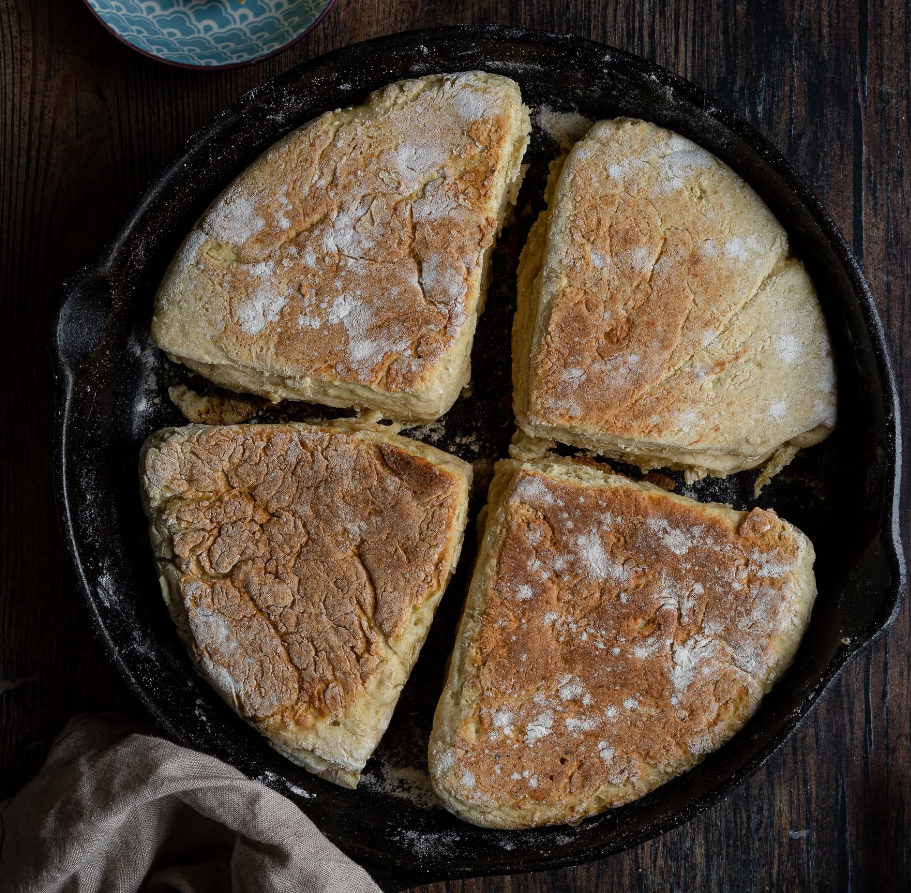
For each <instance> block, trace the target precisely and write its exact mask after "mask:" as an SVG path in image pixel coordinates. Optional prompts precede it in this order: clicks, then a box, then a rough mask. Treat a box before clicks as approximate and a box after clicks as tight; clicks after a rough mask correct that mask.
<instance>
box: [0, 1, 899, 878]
mask: <svg viewBox="0 0 911 893" xmlns="http://www.w3.org/2000/svg"><path fill="white" fill-rule="evenodd" d="M459 22H497V23H502V24H514V25H521V26H526V27H533V28H541V29H546V30H551V31H563V32H569V33H573V34H578V35H583V36H586V37H591V38H594V39H596V40H600V41H604V42H605V43H609V44H612V45H614V46H617V47H620V48H622V49H625V50H629V51H631V52H633V53H638V54H641V55H643V56H646V57H647V58H649V59H652V60H654V61H655V62H658V63H660V64H661V65H664V66H666V67H667V68H670V69H671V70H672V71H675V72H678V73H680V74H681V75H683V76H684V77H686V78H689V79H690V80H692V81H694V82H695V83H696V84H698V85H699V86H701V87H703V88H705V89H706V90H708V91H709V92H710V93H713V94H715V95H716V96H718V97H720V98H721V99H722V100H723V101H725V102H727V103H728V104H729V105H731V106H732V107H733V108H734V109H736V110H737V111H738V112H740V114H742V115H744V116H745V117H746V118H747V120H748V121H750V122H751V123H752V124H753V125H754V126H756V127H757V128H758V129H759V130H760V131H762V132H763V133H764V134H765V135H766V136H767V137H768V138H769V139H770V140H772V141H773V142H774V143H776V144H777V145H778V146H779V147H780V148H781V150H782V151H783V152H784V153H785V154H786V155H787V156H788V157H789V158H790V159H791V161H792V162H793V163H794V165H795V166H796V168H797V169H798V171H800V172H801V173H802V174H803V176H804V177H805V178H806V179H807V180H808V181H809V183H810V184H811V186H812V187H813V188H814V189H815V190H816V192H817V194H818V195H819V196H820V198H821V199H822V200H823V202H824V203H825V204H826V205H827V206H828V208H829V210H830V211H831V213H832V214H833V216H834V217H835V220H836V221H837V223H838V224H839V225H840V227H841V228H842V231H843V232H844V233H845V236H846V237H847V240H848V242H849V244H850V245H851V246H852V247H853V250H854V252H855V254H856V255H857V257H858V258H859V259H860V261H861V263H862V264H863V265H864V268H865V270H866V274H867V277H868V279H869V282H870V285H871V286H872V289H873V293H874V295H875V297H876V301H877V304H878V306H879V310H880V313H881V314H882V318H883V322H884V324H885V327H886V331H887V334H888V339H889V341H890V342H891V346H892V352H893V357H894V361H895V369H896V373H897V376H898V379H899V382H900V386H901V387H902V390H903V398H904V403H903V405H904V413H905V420H906V421H905V441H906V443H907V442H908V441H909V439H911V438H909V437H908V424H907V420H908V419H909V418H911V297H909V286H911V263H909V261H908V259H907V257H906V253H907V252H908V251H909V248H911V220H909V206H911V162H908V163H907V164H906V165H905V166H906V167H907V170H904V171H903V163H904V162H905V156H906V155H907V154H908V153H911V132H909V126H911V125H909V95H911V94H909V72H911V37H909V35H911V5H909V2H908V0H736V2H735V0H613V2H603V3H602V2H597V0H551V2H548V0H524V2H521V0H502V2H499V3H498V2H495V0H468V2H457V0H424V2H423V3H416V2H413V0H340V2H339V3H338V5H337V6H336V8H335V9H334V11H333V12H332V13H331V14H330V15H329V16H328V18H327V19H326V20H324V22H323V23H322V24H321V25H320V26H319V27H318V28H317V29H316V30H315V32H314V33H312V34H311V35H310V36H309V37H307V38H305V39H304V40H303V41H302V42H301V43H299V44H298V45H297V46H295V47H294V48H293V49H291V50H290V51H289V52H287V53H285V54H284V55H281V56H279V57H278V58H275V59H272V60H270V61H268V62H265V63H262V64H260V65H256V66H254V67H252V68H245V69H242V70H238V71H229V72H223V73H216V72H204V73H199V72H192V71H182V70H178V69H174V68H169V67H167V66H165V65H162V64H160V63H157V62H154V61H151V60H147V59H145V58H142V57H140V56H139V55H137V54H136V53H134V52H132V51H131V50H129V49H128V48H126V47H124V46H122V45H120V44H118V43H117V42H116V41H115V40H114V39H113V38H112V37H111V36H110V35H108V34H107V33H106V32H105V31H104V30H103V29H102V28H101V27H100V26H99V25H98V23H97V22H96V21H95V20H94V19H93V18H92V16H91V15H90V14H89V12H88V11H87V10H86V8H85V7H84V6H83V4H82V3H80V2H78V0H0V158H2V162H0V300H2V302H3V304H2V307H3V316H4V318H5V320H6V323H5V324H4V331H3V337H4V341H5V344H4V348H3V350H2V352H0V360H2V363H3V373H2V382H3V389H4V399H3V408H4V424H3V425H2V428H0V438H2V448H0V463H2V475H3V477H2V482H0V506H2V521H0V536H2V547H0V548H2V552H0V555H2V559H0V574H2V593H0V679H2V680H4V681H2V682H0V797H2V796H6V795H8V794H10V793H12V792H14V791H15V790H16V789H17V788H18V787H19V786H20V785H22V784H23V783H24V782H25V781H26V780H27V779H29V778H30V777H31V776H32V775H33V774H34V773H35V772H36V771H37V769H38V767H39V766H40V764H41V762H42V760H43V758H44V755H45V753H46V751H47V748H48V745H49V743H50V741H51V739H52V738H53V736H54V735H55V734H56V733H57V732H58V731H59V730H60V729H61V727H62V726H63V724H64V723H65V721H66V720H67V718H68V717H69V716H71V715H72V714H73V713H76V712H84V711H102V710H110V711H117V712H120V713H124V714H134V715H141V713H140V710H141V708H139V707H138V706H137V704H136V703H134V701H133V699H132V697H131V695H130V694H129V693H128V691H127V689H126V687H125V686H124V685H123V684H122V683H121V682H120V680H119V678H118V676H117V675H116V674H115V672H114V670H113V669H112V667H111V666H109V664H108V662H107V660H106V658H105V656H104V654H103V653H102V649H101V647H100V645H99V644H98V642H96V640H95V639H94V638H93V635H92V631H91V629H90V626H89V621H88V617H87V614H86V613H85V611H84V610H83V607H82V603H81V598H80V596H79V594H78V592H77V590H76V585H75V582H74V578H73V576H72V575H71V573H70V570H69V567H68V565H67V562H66V559H65V556H64V551H63V547H62V544H61V540H60V536H59V534H58V529H57V522H56V513H55V508H54V501H53V494H52V484H51V440H52V436H51V429H52V408H51V407H52V397H51V391H52V388H51V385H52V380H51V368H50V362H49V359H48V356H47V350H46V339H47V336H48V334H49V325H50V321H51V318H52V315H53V313H54V309H55V301H56V298H55V293H56V291H57V288H58V286H59V285H60V283H61V282H62V281H63V279H64V278H65V277H67V276H68V275H70V274H71V273H73V272H74V271H75V270H76V269H77V268H78V267H79V266H80V265H81V264H83V263H84V262H86V261H87V260H89V259H90V258H92V256H93V255H94V254H95V253H96V252H97V251H99V249H100V248H101V247H102V246H103V245H104V244H105V242H106V240H108V239H109V238H110V237H111V235H112V234H113V233H114V231H115V229H116V227H118V226H119V224H120V223H121V221H122V220H123V219H124V217H125V215H126V214H127V212H128V211H129V210H130V208H131V207H132V206H133V204H134V203H135V201H136V199H137V198H138V197H139V195H140V193H141V191H142V190H143V188H144V187H145V185H146V184H147V183H148V181H149V179H150V178H151V177H152V176H153V175H154V174H155V173H156V172H157V171H158V170H159V168H161V167H162V165H163V164H164V163H165V162H166V161H167V160H168V159H169V158H170V156H171V155H172V154H173V153H174V152H175V151H176V150H177V149H178V148H179V147H180V146H181V145H182V143H183V142H184V141H185V140H186V139H187V138H188V137H189V136H190V134H192V133H193V132H194V131H195V130H196V129H197V128H199V127H201V126H202V125H203V124H205V123H206V122H207V121H208V120H209V119H210V118H211V117H212V116H213V115H214V114H215V113H217V112H218V111H219V110H221V109H222V108H223V107H224V106H226V105H228V104H229V103H230V102H232V101H233V100H234V99H236V98H237V97H239V96H240V95H241V94H242V93H244V92H245V91H247V90H249V89H250V88H251V87H253V86H254V85H256V84H259V83H260V82H262V81H264V80H266V79H267V78H270V77H272V76H273V75H275V74H277V73H278V72H281V71H284V70H285V69H287V68H290V67H291V66H293V65H295V64H297V63H298V62H301V61H303V60H305V59H308V58H311V57H313V56H315V55H317V54H319V53H323V52H325V51H327V50H332V49H335V48H337V47H340V46H343V45H345V44H348V43H351V42H354V41H358V40H363V39H366V38H369V37H376V36H379V35H383V34H388V33H391V32H395V31H401V30H406V29H411V28H419V27H427V26H432V25H440V24H454V23H459ZM909 480H911V474H908V473H907V471H906V475H905V493H904V496H905V499H904V503H903V505H904V515H903V519H904V520H903V529H904V533H905V538H906V542H908V540H909V539H911V537H909V536H908V533H909V530H911V523H909V518H908V515H909V512H908V508H909V499H908V496H909V490H908V487H909ZM909 677H911V636H909V612H908V609H907V607H905V609H904V610H903V611H902V613H901V615H900V616H899V618H898V620H897V622H896V624H895V626H894V627H893V629H892V632H891V634H890V635H888V636H886V637H884V638H882V639H880V641H879V642H877V643H876V645H875V646H874V647H873V648H872V649H871V650H870V651H869V652H867V653H865V654H863V655H862V656H859V657H858V658H857V659H855V660H854V662H853V663H852V664H850V665H849V666H848V668H847V670H846V671H845V673H844V674H843V675H842V676H841V678H840V680H839V681H838V683H837V684H835V685H834V686H833V687H832V688H831V689H830V690H829V692H828V693H827V694H826V695H825V697H824V698H823V699H822V701H821V703H820V704H819V705H818V707H817V708H816V709H815V711H814V712H813V713H812V715H811V716H810V718H809V719H808V721H807V722H806V723H805V724H804V726H803V727H802V729H801V730H800V731H799V733H798V734H796V735H795V736H794V737H793V738H792V739H791V741H790V742H789V743H788V745H787V746H785V747H784V748H783V749H782V750H781V752H780V753H779V754H778V755H777V756H776V757H775V758H774V759H773V760H772V761H771V762H770V764H769V765H768V766H767V767H766V768H764V769H763V770H761V771H759V772H757V773H756V774H755V775H754V776H753V777H752V778H751V779H750V780H749V781H748V782H747V783H746V784H744V785H743V786H741V787H740V788H739V789H738V790H737V791H736V792H735V793H734V794H733V795H732V796H730V797H729V798H728V799H727V800H726V801H724V802H723V803H721V804H720V805H718V806H716V807H715V808H713V809H711V810H709V811H708V812H705V813H703V814H702V815H700V816H699V817H698V818H696V819H694V820H693V821H691V822H689V823H688V824H687V825H685V826H683V827H681V828H678V829H677V830H675V831H672V832H670V833H668V834H666V835H664V836H663V837H661V838H659V839H657V840H653V841H650V842H648V843H645V844H643V845H641V846H639V847H638V848H636V849H634V850H630V851H629V852H626V853H623V854H621V855H618V856H614V857H612V858H610V859H606V860H603V861H601V862H597V863H592V864H589V865H583V866H580V867H578V868H574V869H567V870H564V871H556V872H552V873H547V874H537V875H528V876H517V877H511V878H489V879H483V880H470V881H464V882H461V881H460V882H453V883H450V884H448V885H444V884H438V885H433V886H428V887H425V888H422V889H424V890H427V891H430V890H433V891H442V890H444V889H445V890H451V891H453V893H455V891H466V893H467V891H482V890H483V891H507V890H508V891H544V890H559V891H568V890H579V891H596V890H597V891H605V893H606V891H624V893H626V891H631V890H649V891H652V890H655V891H657V890H661V891H664V890H676V889H686V890H709V891H719V890H732V891H752V890H776V891H777V890H789V891H790V890H795V891H797V890H801V891H802V890H836V889H837V890H858V891H859V890H876V891H886V890H908V889H911V744H909V733H911V678H909Z"/></svg>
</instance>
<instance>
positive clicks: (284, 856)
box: [0, 716, 379, 893]
mask: <svg viewBox="0 0 911 893" xmlns="http://www.w3.org/2000/svg"><path fill="white" fill-rule="evenodd" d="M0 890H2V891H3V893H57V891H60V893H133V891H143V893H254V891H255V893H285V891H288V893H292V891H293V893H379V887H377V886H376V884H375V883H374V882H373V881H372V880H371V879H370V877H369V875H368V874H367V873H366V872H365V871H364V870H363V869H362V868H360V867H359V866H358V865H356V864H355V863H354V862H352V861H351V860H350V859H349V858H348V857H347V856H345V855H344V854H343V853H342V852H341V851H340V850H339V849H338V848H337V847H335V846H334V845H333V844H332V843H330V842H329V841H328V840H327V839H326V838H325V837H324V836H323V835H322V834H321V833H320V832H319V830H318V829H317V828H316V826H315V825H314V824H313V822H311V821H310V819H308V818H307V817H306V816H305V815H304V814H303V813H302V812H301V811H300V810H299V809H298V808H297V806H295V805H294V804H293V803H292V802H291V801H290V800H288V799H287V798H286V797H283V796H282V795H281V794H279V793H276V792H275V791H273V790H270V789H269V788H267V787H266V786H265V785H262V784H260V783H259V782H256V781H251V780H250V779H248V778H246V777H245V776H244V775H242V774H241V773H240V772H239V771H237V770H236V769H234V768H232V767H231V766H228V765H227V764H225V763H223V762H221V761H220V760H218V759H216V758H215V757H210V756H206V755H205V754H202V753H197V752H196V751H193V750H189V749H188V748H185V747H180V746H179V745H177V744H172V743H171V742H170V741H165V740H164V739H162V738H159V737H157V736H155V735H154V734H150V733H147V732H143V731H138V730H137V726H136V725H135V724H132V725H129V724H126V723H124V722H123V721H121V720H118V719H116V718H114V717H110V716H101V717H85V716H83V717H76V718H74V719H72V720H70V722H69V724H68V725H67V727H66V729H64V731H63V733H62V734H61V735H60V736H59V737H58V738H57V740H56V741H55V742H54V744H53V746H52V748H51V752H50V754H49V756H48V758H47V761H46V762H45V764H44V766H43V768H42V769H41V771H40V772H39V773H38V775H37V777H36V778H35V779H33V780H32V781H31V782H29V783H28V784H27V785H26V786H25V787H24V788H23V789H22V790H21V791H20V792H19V793H18V794H16V796H15V797H13V798H11V799H10V800H6V801H4V802H3V803H2V804H0Z"/></svg>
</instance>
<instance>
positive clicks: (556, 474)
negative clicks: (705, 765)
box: [430, 460, 816, 827]
mask: <svg viewBox="0 0 911 893" xmlns="http://www.w3.org/2000/svg"><path fill="white" fill-rule="evenodd" d="M812 563H813V548H812V545H811V544H810V542H809V540H807V539H806V537H805V536H803V534H801V533H800V532H799V531H798V530H796V529H795V528H794V527H792V526H791V525H790V524H788V523H787V522H785V521H783V520H781V519H780V518H778V517H777V516H776V515H775V514H774V513H772V512H767V511H762V510H760V509H754V510H753V511H752V512H750V513H749V514H747V513H744V512H736V511H734V510H732V509H729V508H727V507H725V506H718V505H703V504H700V503H697V502H694V501H693V500H690V499H686V498H684V497H680V496H676V495H672V494H669V493H666V492H664V491H662V490H660V489H658V488H656V487H652V486H649V485H647V484H637V483H634V482H632V481H630V480H628V479H625V478H622V477H618V476H615V475H611V474H607V473H604V472H601V471H598V470H595V469H593V468H588V467H581V466H579V465H573V464H571V463H563V462H559V461H557V462H553V461H550V460H540V461H538V462H529V463H524V464H523V463H519V462H516V461H514V460H507V461H504V462H501V463H499V465H498V470H497V476H496V478H495V480H494V483H493V484H492V486H491V507H490V515H489V517H488V523H487V532H486V536H485V540H484V544H483V547H482V550H481V553H480V556H479V559H478V564H477V567H476V570H475V574H474V578H473V580H472V584H471V587H470V590H469V595H468V600H467V602H466V607H465V612H464V615H463V619H462V623H461V627H460V631H459V639H458V644H457V646H456V650H455V653H454V655H453V661H452V668H451V671H450V676H449V680H448V682H447V687H446V690H445V691H444V693H443V696H442V698H441V700H440V704H439V706H438V708H437V714H436V717H435V721H434V730H433V735H432V738H431V745H430V763H431V774H432V777H433V780H434V785H435V788H436V790H437V792H438V793H439V794H440V796H441V797H442V798H443V800H444V802H445V803H446V805H447V806H448V807H449V808H450V809H452V810H453V811H454V812H456V814H457V815H459V816H461V817H462V818H465V819H466V820H468V821H471V822H474V823H476V824H482V825H489V826H492V827H530V826H533V825H540V824H549V823H554V822H565V821H570V822H574V821H578V820H579V819H581V818H583V817H584V816H586V815H591V814H593V813H596V812H599V811H601V810H603V809H605V808H608V807H610V806H615V805H619V804H621V803H624V802H628V801H629V800H631V799H634V798H636V797H639V796H641V795H642V794H644V793H646V792H647V791H649V790H651V789H652V788H654V787H656V786H657V785H659V784H661V783H662V782H663V781H665V780H667V779H668V778H671V777H673V776H674V775H677V774H679V773H680V772H682V771H684V770H685V769H687V768H689V767H690V766H692V765H693V764H694V763H696V762H698V761H699V760H700V759H702V757H703V756H704V755H705V754H706V753H708V752H709V751H711V750H714V749H715V748H717V747H719V746H720V745H721V744H722V743H723V742H724V741H726V740H727V739H728V738H730V736H731V735H733V734H734V733H735V732H736V731H737V730H738V729H739V728H740V727H741V726H742V725H743V723H744V722H745V721H746V720H747V719H748V718H749V716H751V715H752V713H753V712H754V711H755V710H756V708H757V707H758V705H759V702H760V700H761V698H762V697H763V695H764V694H765V693H766V692H767V691H768V689H769V688H770V687H771V685H772V683H773V682H774V681H775V680H776V679H777V678H779V677H780V675H781V674H782V673H783V672H784V670H785V669H786V668H787V666H788V665H789V663H790V661H791V659H792V657H793V654H794V652H795V650H796V648H797V645H798V643H799V641H800V637H801V636H802V634H803V630H804V628H805V625H806V623H807V621H808V618H809V612H810V608H811V606H812V602H813V598H814V596H815V591H816V590H815V581H814V578H813V573H812Z"/></svg>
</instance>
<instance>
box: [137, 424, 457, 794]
mask: <svg viewBox="0 0 911 893" xmlns="http://www.w3.org/2000/svg"><path fill="white" fill-rule="evenodd" d="M140 474H141V478H142V491H143V502H144V505H145V509H146V513H147V515H148V516H149V519H150V521H151V538H152V545H153V548H154V551H155V559H156V562H157V565H158V572H159V580H160V583H161V589H162V593H163V594H164V598H165V601H166V602H167V605H168V608H169V610H170V612H171V615H172V617H173V618H174V621H175V623H176V624H177V628H178V631H179V633H180V635H181V637H182V638H183V640H184V642H185V643H186V645H187V647H188V649H189V651H190V654H191V656H192V658H193V660H194V661H195V663H196V665H197V667H198V668H199V670H200V672H201V673H202V675H203V676H204V677H205V678H206V679H207V680H208V681H209V683H211V685H212V686H213V688H215V690H216V691H217V692H218V693H219V695H221V697H222V698H224V699H225V701H227V703H228V704H229V705H230V706H231V707H233V708H234V710H236V711H237V713H239V714H240V715H241V716H242V717H243V718H244V719H246V720H247V721H248V722H249V723H251V724H252V725H253V726H254V727H255V728H256V729H258V730H259V731H260V732H261V733H262V734H263V735H265V736H266V737H267V738H268V739H269V743H270V744H271V745H272V746H273V747H274V748H275V749H276V750H278V751H279V752H280V753H282V754H284V755H285V756H286V757H288V759H290V760H293V761H294V762H295V763H299V764H300V765H302V766H304V767H305V768H307V769H309V770H310V771H311V772H315V773H316V774H318V775H322V776H323V777H325V778H328V779H330V780H331V781H334V782H336V783H338V784H340V785H344V786H345V787H354V786H355V785H356V784H357V781H358V777H359V775H360V771H361V769H362V768H363V767H364V764H365V762H366V761H367V758H368V757H369V756H370V754H371V753H372V752H373V749H374V748H375V747H376V745H377V743H378V742H379V740H380V738H381V736H382V734H383V732H384V731H385V729H386V726H387V725H388V723H389V720H390V718H391V716H392V711H393V709H394V707H395V704H396V701H397V700H398V697H399V693H400V692H401V689H402V686H403V685H404V684H405V681H406V679H407V678H408V675H409V673H410V672H411V668H412V666H413V665H414V662H415V660H416V659H417V655H418V652H419V651H420V649H421V646H422V645H423V643H424V639H425V638H426V636H427V631H428V629H429V627H430V622H431V620H432V619H433V615H434V611H435V610H436V606H437V603H438V602H439V600H440V597H441V596H442V594H443V590H444V589H445V588H446V584H447V582H448V580H449V577H450V575H451V573H452V570H453V568H454V567H455V564H456V561H457V560H458V555H459V550H460V549H461V544H462V535H463V531H464V527H465V520H466V512H467V505H468V492H469V486H470V480H471V468H470V466H468V465H467V464H466V463H464V462H462V461H461V460H460V459H457V458H455V457H454V456H451V455H449V454H448V453H444V452H442V451H441V450H437V449H434V448H433V447H429V446H426V445H425V444H422V443H418V442H417V441H413V440H410V439H407V438H404V437H399V436H397V435H394V434H391V433H389V432H388V431H383V430H382V429H381V428H373V427H366V426H359V425H357V424H355V423H352V422H346V421H339V422H334V423H331V424H328V425H303V424H290V425H233V426H225V427H207V426H204V425H190V426H187V427H185V428H168V429H165V430H163V431H159V432H158V433H156V434H154V435H152V437H150V438H149V440H148V441H147V442H146V444H145V446H144V448H143V452H142V458H141V466H140Z"/></svg>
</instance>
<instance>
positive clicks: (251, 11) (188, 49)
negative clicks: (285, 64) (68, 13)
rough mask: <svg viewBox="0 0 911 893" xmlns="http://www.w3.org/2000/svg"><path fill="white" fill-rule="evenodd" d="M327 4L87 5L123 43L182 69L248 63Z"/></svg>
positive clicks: (144, 1) (156, 0) (156, 1)
mask: <svg viewBox="0 0 911 893" xmlns="http://www.w3.org/2000/svg"><path fill="white" fill-rule="evenodd" d="M330 3H331V0H247V2H246V3H243V4H241V3H238V2H237V0H88V4H89V6H90V7H91V8H92V9H93V10H94V11H95V13H96V14H97V15H98V17H99V18H100V19H101V20H102V21H103V22H104V23H105V24H106V25H107V26H108V27H109V28H110V29H111V30H112V31H114V32H116V33H117V34H118V35H119V36H120V37H122V38H123V39H124V40H125V41H127V42H128V43H130V44H132V45H133V46H135V47H136V48H137V49H139V50H143V51H144V52H146V53H148V54H149V55H151V56H157V57H159V58H162V59H167V60H168V61H169V62H177V63H181V64H183V65H208V66H213V65H231V64H237V63H238V62H248V61H250V60H251V59H256V58H258V57H259V56H264V55H266V54H267V53H271V52H273V51H274V50H277V49H280V48H281V47H283V46H284V45H285V44H287V43H290V42H291V41H292V40H294V38H295V37H298V36H299V35H300V34H301V33H302V32H304V31H305V30H306V29H307V28H309V27H310V26H311V25H312V24H313V23H314V21H315V20H316V19H317V17H318V16H319V15H320V13H321V12H322V11H323V10H324V9H325V8H326V7H327V6H329V5H330Z"/></svg>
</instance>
